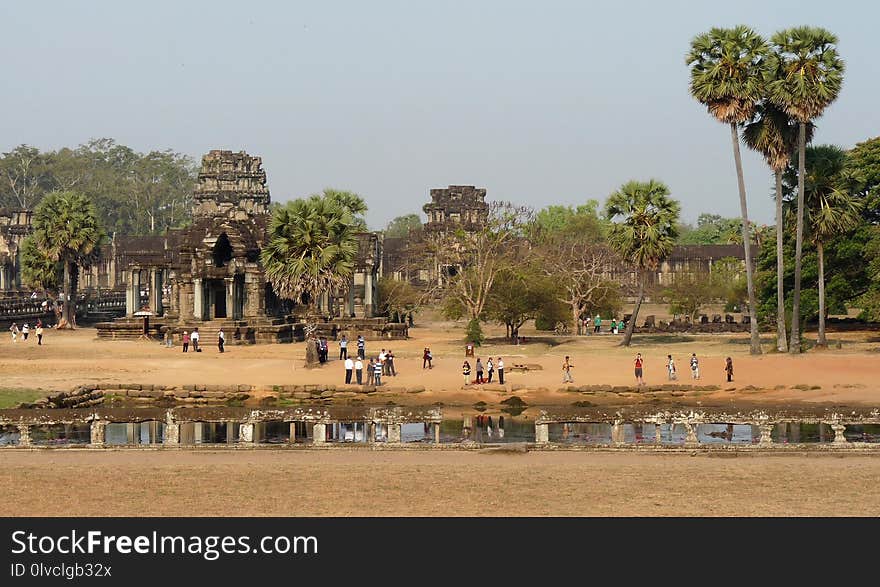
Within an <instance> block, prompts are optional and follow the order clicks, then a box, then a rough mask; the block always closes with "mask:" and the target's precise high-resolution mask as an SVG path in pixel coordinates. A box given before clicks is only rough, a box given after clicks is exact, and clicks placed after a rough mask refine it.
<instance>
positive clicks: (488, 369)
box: [486, 357, 495, 383]
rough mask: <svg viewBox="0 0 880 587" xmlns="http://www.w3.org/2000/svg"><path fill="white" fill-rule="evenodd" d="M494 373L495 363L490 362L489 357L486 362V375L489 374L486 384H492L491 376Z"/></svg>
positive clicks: (490, 358)
mask: <svg viewBox="0 0 880 587" xmlns="http://www.w3.org/2000/svg"><path fill="white" fill-rule="evenodd" d="M494 372H495V363H493V362H492V357H489V360H488V361H486V373H488V374H489V377H488V379H486V383H492V374H493V373H494Z"/></svg>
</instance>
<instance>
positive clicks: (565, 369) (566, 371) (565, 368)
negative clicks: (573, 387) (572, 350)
mask: <svg viewBox="0 0 880 587" xmlns="http://www.w3.org/2000/svg"><path fill="white" fill-rule="evenodd" d="M572 367H574V365H572V364H571V361H570V360H569V356H568V355H565V361H563V362H562V382H563V383H574V379H572V377H571V368H572Z"/></svg>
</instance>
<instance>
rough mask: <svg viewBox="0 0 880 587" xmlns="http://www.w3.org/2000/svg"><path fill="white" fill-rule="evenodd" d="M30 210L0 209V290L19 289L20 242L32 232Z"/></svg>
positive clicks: (31, 214) (31, 213)
mask: <svg viewBox="0 0 880 587" xmlns="http://www.w3.org/2000/svg"><path fill="white" fill-rule="evenodd" d="M32 216H33V212H31V211H30V210H11V209H8V208H3V209H0V290H4V291H5V290H12V289H17V288H20V287H21V241H22V240H23V239H24V237H26V236H27V235H29V234H30V233H31V232H33V227H32V226H31V217H32Z"/></svg>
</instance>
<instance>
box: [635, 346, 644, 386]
mask: <svg viewBox="0 0 880 587" xmlns="http://www.w3.org/2000/svg"><path fill="white" fill-rule="evenodd" d="M643 365H644V362H643V361H642V353H636V360H635V366H636V368H635V373H636V384H638V385H639V386H642V385H644V384H645V380H644V379H643V378H642V367H643Z"/></svg>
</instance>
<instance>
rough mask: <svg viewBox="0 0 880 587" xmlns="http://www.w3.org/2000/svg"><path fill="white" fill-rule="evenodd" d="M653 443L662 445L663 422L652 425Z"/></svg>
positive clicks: (658, 421)
mask: <svg viewBox="0 0 880 587" xmlns="http://www.w3.org/2000/svg"><path fill="white" fill-rule="evenodd" d="M654 442H655V443H656V444H662V443H663V422H662V421H660V420H657V422H655V423H654Z"/></svg>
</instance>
